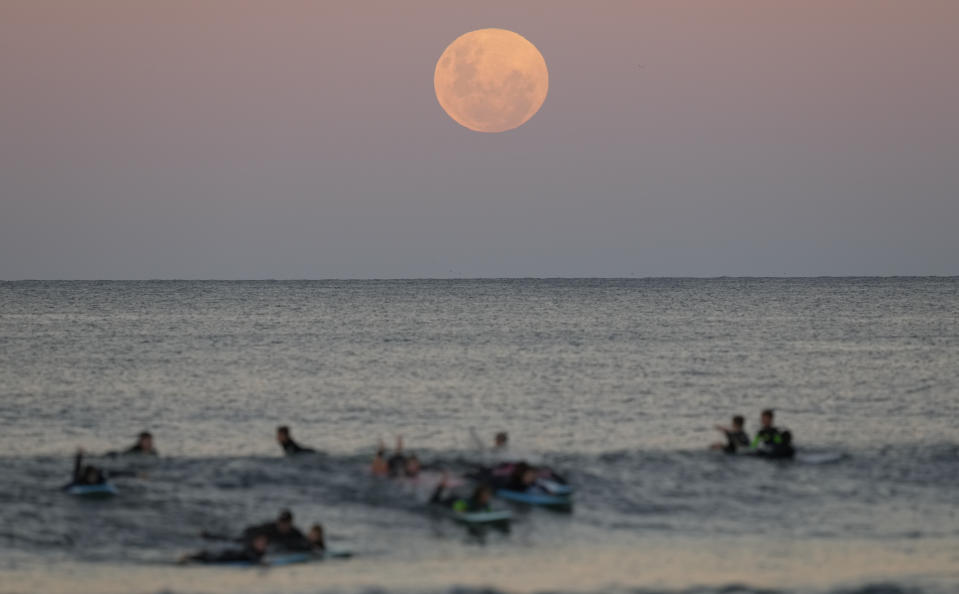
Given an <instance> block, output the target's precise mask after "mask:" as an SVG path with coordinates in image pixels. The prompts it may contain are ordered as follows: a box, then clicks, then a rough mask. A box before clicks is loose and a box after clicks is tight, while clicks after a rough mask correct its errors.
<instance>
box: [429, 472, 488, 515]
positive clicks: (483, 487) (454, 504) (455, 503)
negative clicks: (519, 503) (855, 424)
mask: <svg viewBox="0 0 959 594" xmlns="http://www.w3.org/2000/svg"><path fill="white" fill-rule="evenodd" d="M448 488H449V475H447V473H445V472H444V473H443V478H442V479H441V480H440V483H439V484H438V485H436V490H435V491H433V496H432V497H430V503H433V504H437V505H442V506H444V507H448V508H450V509H452V510H453V511H455V512H460V513H467V512H481V511H489V510H490V507H489V503H490V499H492V498H493V491H492V489H490V487H489V485H487V484H485V483H484V484H480V485H478V486H477V487H476V488H475V489H473V494H472V495H471V496H470V497H469V498H464V497H460V496H458V495H455V494H453V493H447V492H446V491H447V489H448Z"/></svg>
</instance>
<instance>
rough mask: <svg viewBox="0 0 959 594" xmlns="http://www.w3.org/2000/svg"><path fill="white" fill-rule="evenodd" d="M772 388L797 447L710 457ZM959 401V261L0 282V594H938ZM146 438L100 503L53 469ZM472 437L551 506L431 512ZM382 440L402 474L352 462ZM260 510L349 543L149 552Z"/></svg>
mask: <svg viewBox="0 0 959 594" xmlns="http://www.w3.org/2000/svg"><path fill="white" fill-rule="evenodd" d="M764 407H774V408H776V410H777V416H778V422H779V423H780V424H781V425H785V426H788V427H789V428H790V429H791V430H792V432H793V434H794V435H795V439H796V442H797V445H798V447H799V452H800V459H799V460H797V461H795V462H791V463H774V462H768V461H764V460H756V459H746V458H734V457H727V456H723V455H719V454H715V453H713V452H708V451H706V450H705V446H706V445H707V444H708V443H710V442H711V441H714V440H715V439H716V438H717V437H718V435H717V434H716V433H715V432H714V431H713V430H712V429H711V427H712V425H713V424H715V423H718V422H727V421H728V417H729V416H730V415H732V414H735V413H742V414H745V415H746V416H747V419H748V420H747V429H750V430H754V429H755V428H756V424H757V418H756V417H757V416H758V412H759V410H760V409H761V408H764ZM957 412H959V279H802V280H799V279H797V280H742V279H716V280H555V281H546V280H544V281H535V280H510V281H369V282H238V283H231V282H129V283H127V282H122V283H106V282H104V283H99V282H90V283H71V282H25V283H0V423H2V427H3V430H2V433H0V463H2V464H3V467H4V476H5V479H4V481H2V482H0V591H23V592H27V591H97V592H113V591H116V592H126V591H136V592H159V591H172V592H194V591H196V592H212V591H217V592H278V591H284V592H316V591H337V592H355V591H398V592H415V591H430V592H447V591H463V592H467V591H470V592H471V591H474V590H472V589H473V588H484V587H490V588H493V589H495V590H499V591H506V592H518V591H524V592H525V591H530V592H540V591H569V592H600V591H604V592H605V591H626V592H634V591H635V592H662V591H666V592H705V593H715V592H740V591H743V592H752V591H771V592H851V593H852V592H855V593H869V594H875V593H887V592H888V593H899V592H934V593H939V592H954V591H956V590H957V589H959V569H957V568H959V509H957V502H959V435H957V433H959V421H957ZM283 423H286V424H290V425H291V426H292V427H293V430H294V435H295V436H296V437H297V438H298V439H299V440H300V441H302V442H305V443H307V444H309V445H312V446H314V447H317V448H319V449H320V450H322V452H323V453H322V454H320V455H317V456H310V457H304V458H301V459H285V458H282V457H280V456H279V450H278V448H277V446H276V444H275V443H274V442H273V430H274V428H275V426H276V425H278V424H283ZM142 428H149V429H150V430H152V431H153V433H154V434H155V435H156V439H157V446H158V448H159V449H160V451H161V454H163V456H162V457H161V458H159V459H157V460H129V459H123V458H119V459H101V460H100V463H102V464H103V465H104V466H106V467H112V468H124V469H137V470H140V471H141V472H142V473H144V474H145V476H143V477H141V478H126V479H118V480H117V481H116V482H117V485H118V487H119V488H120V490H121V494H120V495H119V496H118V497H116V498H114V499H112V500H108V501H82V500H76V499H72V498H70V497H67V496H65V495H63V494H62V493H60V492H59V491H58V490H57V487H58V486H59V485H61V484H63V483H64V482H65V481H66V479H67V477H68V475H69V472H70V465H71V460H70V455H71V453H72V452H73V450H74V449H75V448H76V447H77V446H83V447H84V448H86V449H87V450H89V451H93V452H104V451H107V450H111V449H117V448H119V447H122V446H125V445H128V444H129V443H130V442H132V438H133V436H134V435H135V434H136V433H137V432H138V431H139V430H140V429H142ZM470 428H476V430H477V432H478V433H480V434H481V435H482V436H483V438H484V439H489V438H490V437H491V435H492V433H493V432H494V431H496V430H508V431H509V432H510V435H511V442H512V444H511V448H512V452H513V455H515V456H524V457H530V458H533V459H536V460H542V461H545V462H547V463H549V464H551V465H552V466H554V467H555V468H557V469H559V470H561V471H563V472H564V473H565V474H567V476H568V478H569V479H570V481H571V482H572V483H573V484H574V485H575V486H576V487H577V489H578V492H577V495H576V504H575V507H574V509H573V511H572V513H567V514H563V513H554V512H549V511H546V510H542V509H533V510H527V509H519V508H517V509H516V510H515V511H516V512H517V519H516V521H515V522H514V523H513V526H512V529H511V531H510V532H509V533H506V534H504V533H500V532H489V533H485V534H470V533H469V532H467V531H465V530H464V529H462V527H460V526H457V525H455V524H452V523H450V522H448V521H445V520H443V519H440V518H436V517H434V516H433V515H431V514H430V513H429V512H428V510H427V509H426V506H425V505H424V504H423V503H422V501H423V499H424V498H425V496H426V493H427V492H428V490H429V487H430V486H431V485H432V480H434V479H435V476H436V475H435V474H433V473H432V471H438V470H440V469H451V470H454V471H455V470H464V469H466V468H467V467H468V464H469V463H470V462H473V461H477V460H479V459H481V458H482V454H480V453H479V452H478V451H477V448H476V446H475V444H474V443H473V440H472V438H471V437H470ZM398 433H401V434H403V435H404V437H405V440H406V443H407V446H408V448H409V449H410V450H414V451H415V452H416V453H418V454H419V455H420V457H421V458H422V459H423V460H424V461H425V462H426V463H427V464H428V466H429V467H430V469H431V473H428V475H427V477H426V478H424V480H422V481H421V484H418V485H415V484H406V483H393V482H389V481H385V480H382V479H376V478H373V477H371V476H369V473H368V472H367V468H368V464H369V461H370V455H371V453H372V449H373V446H374V445H375V443H376V441H377V439H378V438H380V437H382V438H384V439H387V440H389V441H392V436H393V435H395V434H398ZM824 454H829V455H831V456H833V457H835V456H838V455H841V458H840V459H838V460H836V459H833V460H832V461H830V462H826V463H820V462H822V460H823V459H825V458H822V457H820V455H824ZM504 505H505V504H504ZM281 507H289V508H291V509H292V510H293V511H294V513H295V514H296V518H297V522H298V523H299V524H301V525H308V524H310V523H312V522H313V521H321V522H323V523H324V525H325V526H326V527H327V531H328V534H329V538H330V540H331V541H332V543H333V544H334V545H335V546H337V547H338V548H347V549H351V550H353V551H354V552H355V553H356V558H355V559H353V560H350V561H342V562H323V563H314V564H310V565H303V566H296V567H287V568H274V569H270V570H263V571H261V570H224V569H194V568H179V567H173V566H171V565H170V562H171V561H172V560H173V559H175V558H176V556H177V555H178V554H180V553H183V552H185V551H189V550H193V549H197V548H200V547H203V546H208V545H209V544H210V543H204V542H203V541H201V540H200V539H199V538H198V537H197V532H198V531H199V530H200V529H201V528H205V529H208V530H214V531H221V532H232V531H236V530H238V529H239V528H241V527H242V526H244V525H246V524H249V523H252V522H256V521H263V520H266V519H269V518H270V517H271V516H273V515H274V514H275V513H276V511H277V510H278V509H279V508H281Z"/></svg>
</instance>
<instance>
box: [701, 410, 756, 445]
mask: <svg viewBox="0 0 959 594" xmlns="http://www.w3.org/2000/svg"><path fill="white" fill-rule="evenodd" d="M745 424H746V419H744V418H743V416H742V415H736V416H735V417H733V424H732V426H731V427H723V426H722V425H716V430H717V431H722V432H723V433H724V434H725V435H726V443H714V444H713V445H711V446H709V447H710V449H713V450H722V451H724V452H726V453H727V454H735V453H736V449H737V448H748V447H749V435H747V434H746V431H745V429H744V427H745Z"/></svg>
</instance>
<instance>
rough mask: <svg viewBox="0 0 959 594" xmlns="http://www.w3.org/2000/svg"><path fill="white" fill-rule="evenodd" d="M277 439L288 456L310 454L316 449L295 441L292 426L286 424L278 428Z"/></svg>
mask: <svg viewBox="0 0 959 594" xmlns="http://www.w3.org/2000/svg"><path fill="white" fill-rule="evenodd" d="M276 441H277V443H279V444H280V447H281V448H283V453H284V454H286V455H287V456H294V455H296V454H310V453H313V452H315V451H316V450H314V449H313V448H308V447H304V446H301V445H300V444H298V443H296V442H295V441H293V437H291V436H290V428H289V427H287V426H286V425H281V426H279V427H277V428H276Z"/></svg>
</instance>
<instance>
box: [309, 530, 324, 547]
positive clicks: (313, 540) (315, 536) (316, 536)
mask: <svg viewBox="0 0 959 594" xmlns="http://www.w3.org/2000/svg"><path fill="white" fill-rule="evenodd" d="M306 539H307V540H308V541H310V544H311V545H313V546H314V547H316V548H319V549H322V548H324V547H325V546H326V541H325V539H324V536H323V525H322V524H313V525H312V526H310V531H309V533H307V535H306Z"/></svg>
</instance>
